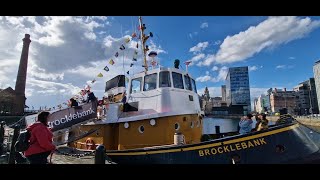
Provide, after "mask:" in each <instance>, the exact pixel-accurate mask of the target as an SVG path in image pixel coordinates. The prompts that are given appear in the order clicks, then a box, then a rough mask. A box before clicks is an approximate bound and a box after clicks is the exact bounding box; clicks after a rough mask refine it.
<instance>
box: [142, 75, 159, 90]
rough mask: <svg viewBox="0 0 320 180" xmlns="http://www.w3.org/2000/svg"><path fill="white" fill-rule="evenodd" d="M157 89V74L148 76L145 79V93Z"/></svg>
mask: <svg viewBox="0 0 320 180" xmlns="http://www.w3.org/2000/svg"><path fill="white" fill-rule="evenodd" d="M156 88H157V73H154V74H150V75H146V76H145V77H144V86H143V91H149V90H153V89H156Z"/></svg>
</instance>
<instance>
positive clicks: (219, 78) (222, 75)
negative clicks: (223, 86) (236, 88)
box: [211, 66, 229, 82]
mask: <svg viewBox="0 0 320 180" xmlns="http://www.w3.org/2000/svg"><path fill="white" fill-rule="evenodd" d="M228 70H229V68H228V67H226V66H223V67H221V68H220V70H219V73H218V76H217V77H213V78H212V79H211V81H212V82H219V81H225V79H226V77H227V74H228Z"/></svg>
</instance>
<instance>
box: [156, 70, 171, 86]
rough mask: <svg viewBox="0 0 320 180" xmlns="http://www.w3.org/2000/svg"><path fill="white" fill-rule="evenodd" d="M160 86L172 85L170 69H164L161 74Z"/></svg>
mask: <svg viewBox="0 0 320 180" xmlns="http://www.w3.org/2000/svg"><path fill="white" fill-rule="evenodd" d="M159 87H171V81H170V73H169V71H162V72H160V74H159Z"/></svg>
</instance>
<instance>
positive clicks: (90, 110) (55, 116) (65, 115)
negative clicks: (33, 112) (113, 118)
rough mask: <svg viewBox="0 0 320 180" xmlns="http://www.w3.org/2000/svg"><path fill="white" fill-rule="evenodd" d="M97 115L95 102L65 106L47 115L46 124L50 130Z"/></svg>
mask: <svg viewBox="0 0 320 180" xmlns="http://www.w3.org/2000/svg"><path fill="white" fill-rule="evenodd" d="M96 117H97V102H90V103H86V104H84V105H81V106H78V107H73V108H67V109H63V110H60V111H56V112H53V113H52V114H50V115H49V117H48V125H49V127H50V128H52V132H54V131H57V130H61V129H65V128H69V127H71V126H73V125H75V124H78V123H81V122H84V121H87V120H90V119H93V118H96Z"/></svg>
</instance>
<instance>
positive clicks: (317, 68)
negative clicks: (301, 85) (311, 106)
mask: <svg viewBox="0 0 320 180" xmlns="http://www.w3.org/2000/svg"><path fill="white" fill-rule="evenodd" d="M313 76H314V82H315V87H316V88H315V89H316V94H317V99H318V107H320V104H319V103H320V101H319V99H320V60H318V61H316V62H315V64H314V65H313ZM318 111H319V109H318Z"/></svg>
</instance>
